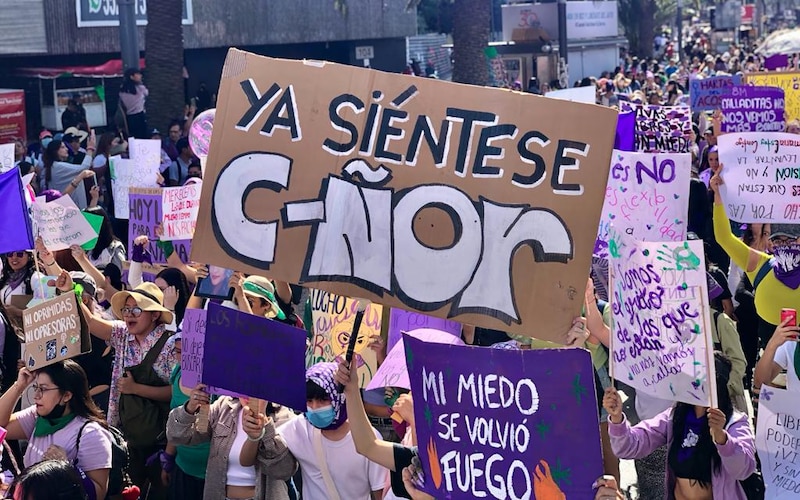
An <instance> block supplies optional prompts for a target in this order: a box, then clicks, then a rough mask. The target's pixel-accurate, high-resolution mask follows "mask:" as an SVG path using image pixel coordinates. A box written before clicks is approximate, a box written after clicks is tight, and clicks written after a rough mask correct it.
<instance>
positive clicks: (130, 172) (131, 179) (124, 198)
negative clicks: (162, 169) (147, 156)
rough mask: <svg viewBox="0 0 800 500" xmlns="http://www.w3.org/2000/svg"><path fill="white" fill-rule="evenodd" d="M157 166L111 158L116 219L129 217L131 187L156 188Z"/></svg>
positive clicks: (144, 162) (146, 162)
mask: <svg viewBox="0 0 800 500" xmlns="http://www.w3.org/2000/svg"><path fill="white" fill-rule="evenodd" d="M158 168H159V165H158V164H155V165H153V164H152V163H151V162H149V161H142V162H140V161H139V160H138V159H135V158H131V159H124V158H119V157H113V158H111V169H112V171H113V182H112V183H111V185H112V188H113V191H114V215H115V216H116V218H117V219H127V218H129V217H130V199H129V198H130V197H129V195H130V189H131V188H132V187H141V188H151V187H152V188H157V187H159V186H158Z"/></svg>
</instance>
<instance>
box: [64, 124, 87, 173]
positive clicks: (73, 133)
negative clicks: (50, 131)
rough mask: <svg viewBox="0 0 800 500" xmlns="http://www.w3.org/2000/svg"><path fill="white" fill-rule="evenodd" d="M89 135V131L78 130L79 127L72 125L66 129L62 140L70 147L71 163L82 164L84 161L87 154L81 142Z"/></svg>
mask: <svg viewBox="0 0 800 500" xmlns="http://www.w3.org/2000/svg"><path fill="white" fill-rule="evenodd" d="M87 137H89V133H88V132H84V131H83V130H78V128H77V127H70V128H68V129H67V130H65V131H64V137H63V138H62V142H63V143H64V144H66V145H67V148H68V149H69V161H70V162H71V163H74V164H76V165H80V164H81V162H83V158H84V157H85V156H86V150H85V149H82V148H81V143H82V142H83V141H85V140H86V138H87Z"/></svg>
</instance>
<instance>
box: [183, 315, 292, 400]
mask: <svg viewBox="0 0 800 500" xmlns="http://www.w3.org/2000/svg"><path fill="white" fill-rule="evenodd" d="M181 347H183V346H181ZM305 359H306V332H305V330H301V329H300V328H295V327H293V326H289V325H286V324H283V323H280V322H278V321H272V320H269V319H266V318H260V317H258V316H254V315H252V314H247V313H243V312H240V311H236V310H234V309H229V308H227V307H222V306H220V305H217V304H215V303H213V302H212V303H211V304H209V305H208V321H207V323H206V340H205V345H204V349H203V382H204V383H206V384H208V385H212V386H215V387H223V388H225V389H227V390H229V391H234V392H236V393H238V394H246V395H248V396H251V397H256V398H260V399H265V400H267V401H272V402H274V403H278V404H281V405H284V406H288V407H289V408H292V409H295V410H298V411H305V410H306V365H305Z"/></svg>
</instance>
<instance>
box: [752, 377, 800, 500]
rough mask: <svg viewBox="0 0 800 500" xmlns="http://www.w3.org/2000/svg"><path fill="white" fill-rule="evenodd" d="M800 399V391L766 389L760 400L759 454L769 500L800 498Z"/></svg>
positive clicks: (757, 437) (766, 496)
mask: <svg viewBox="0 0 800 500" xmlns="http://www.w3.org/2000/svg"><path fill="white" fill-rule="evenodd" d="M798 403H800V397H798V394H797V393H796V392H789V391H786V390H784V389H777V388H775V387H768V386H766V385H765V386H763V387H762V388H761V393H760V394H759V398H758V422H757V424H756V425H757V429H756V451H758V458H759V459H760V460H761V474H763V476H764V485H765V486H766V487H767V491H766V495H765V498H766V499H768V500H778V499H781V500H783V499H785V500H789V499H794V498H797V497H798V495H800V480H798V477H800V460H798V456H797V444H798V443H800V425H798V423H800V411H798V408H800V405H798Z"/></svg>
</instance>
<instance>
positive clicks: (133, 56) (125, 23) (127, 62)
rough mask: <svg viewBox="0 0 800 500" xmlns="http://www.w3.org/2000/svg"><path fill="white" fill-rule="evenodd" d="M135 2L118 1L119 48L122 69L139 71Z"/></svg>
mask: <svg viewBox="0 0 800 500" xmlns="http://www.w3.org/2000/svg"><path fill="white" fill-rule="evenodd" d="M135 1H136V0H118V1H117V5H119V47H120V52H121V53H122V67H123V69H129V68H136V69H139V33H138V31H136V8H135V5H134V2H135Z"/></svg>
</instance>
